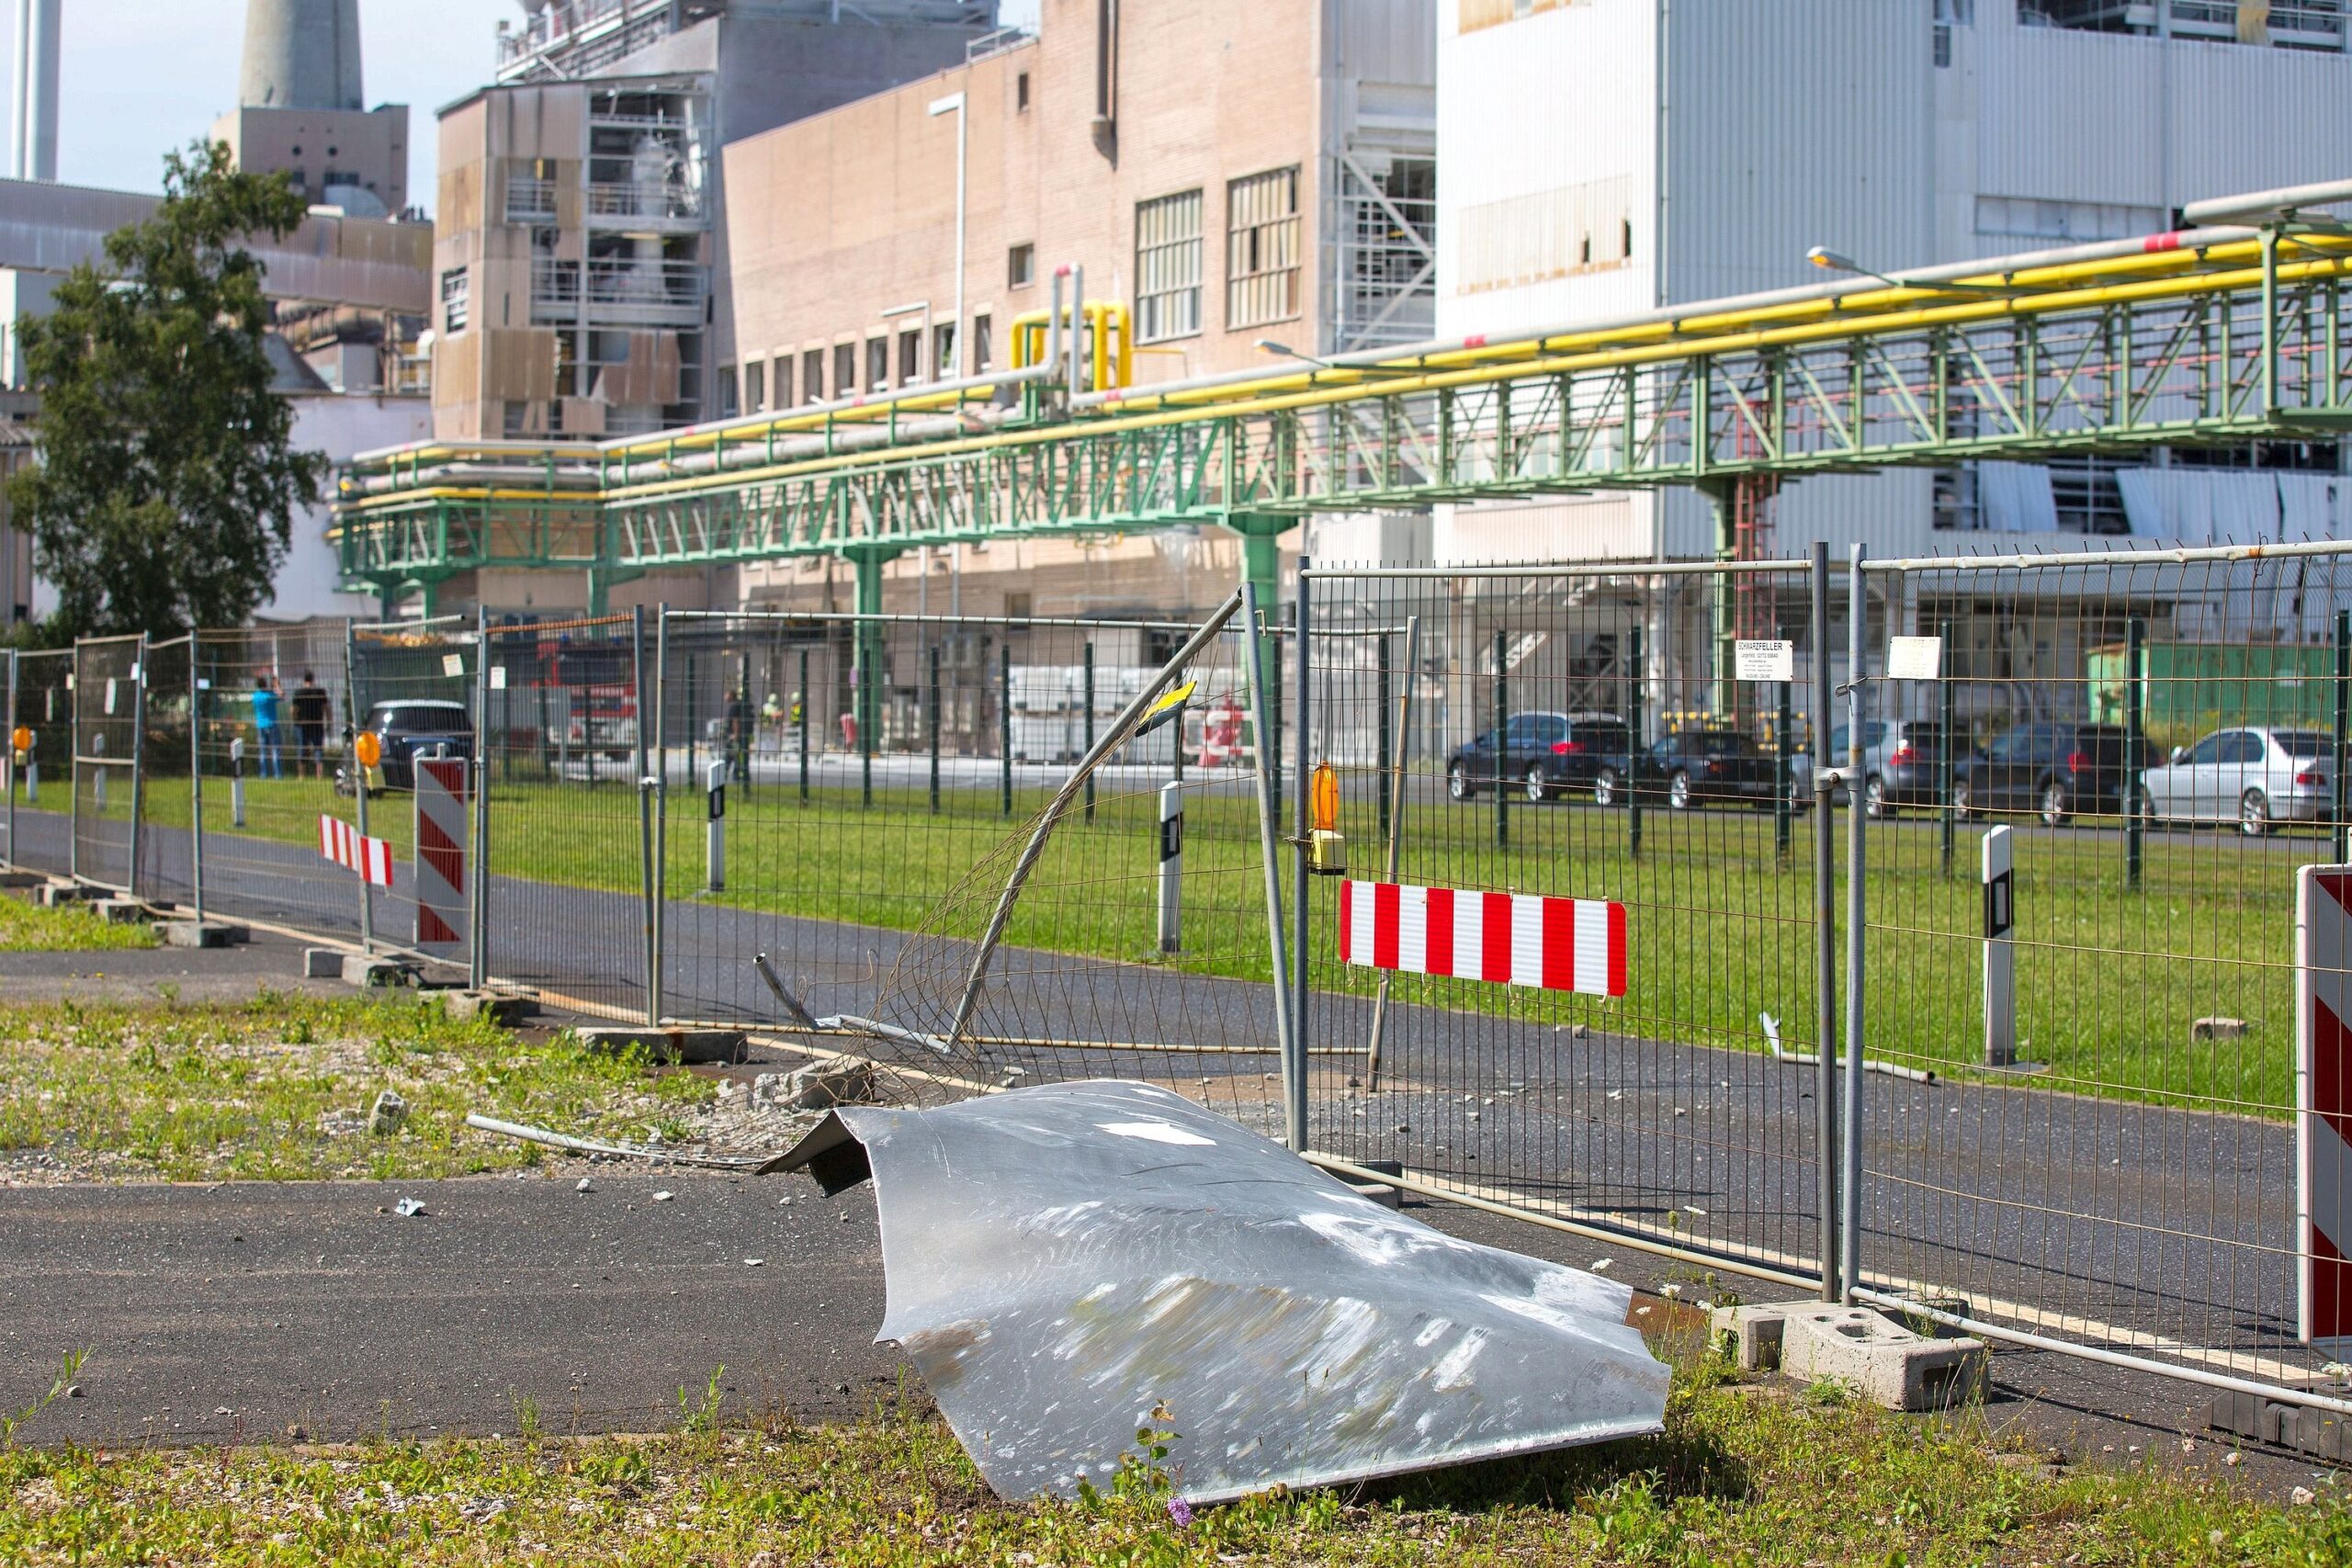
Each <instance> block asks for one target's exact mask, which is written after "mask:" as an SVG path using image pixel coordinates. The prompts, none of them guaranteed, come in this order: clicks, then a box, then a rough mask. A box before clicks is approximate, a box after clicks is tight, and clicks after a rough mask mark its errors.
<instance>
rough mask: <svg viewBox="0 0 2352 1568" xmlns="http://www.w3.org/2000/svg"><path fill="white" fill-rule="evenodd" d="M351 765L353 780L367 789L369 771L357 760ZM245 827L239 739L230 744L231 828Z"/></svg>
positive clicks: (241, 745) (242, 767)
mask: <svg viewBox="0 0 2352 1568" xmlns="http://www.w3.org/2000/svg"><path fill="white" fill-rule="evenodd" d="M351 765H352V767H353V768H354V769H356V772H355V773H353V775H352V777H353V780H354V781H355V782H356V784H358V785H359V787H360V788H361V789H366V788H367V787H368V770H367V769H365V768H362V767H360V766H359V764H358V761H356V759H355V760H354V761H353V762H352V764H351ZM244 825H245V743H244V741H243V739H237V740H232V741H230V742H229V826H231V827H232V828H242V827H243V826H244Z"/></svg>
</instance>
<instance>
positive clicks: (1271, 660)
mask: <svg viewBox="0 0 2352 1568" xmlns="http://www.w3.org/2000/svg"><path fill="white" fill-rule="evenodd" d="M1225 525H1226V526H1227V527H1228V528H1230V529H1232V530H1233V531H1234V532H1235V533H1237V534H1238V535H1240V536H1241V578H1242V581H1245V582H1250V583H1253V584H1255V585H1256V587H1257V590H1258V605H1259V609H1260V611H1261V613H1262V614H1263V615H1266V617H1267V618H1268V619H1269V620H1270V621H1271V620H1272V618H1273V616H1274V613H1275V607H1276V606H1277V605H1278V604H1281V602H1282V596H1281V593H1280V592H1279V590H1280V589H1281V586H1282V575H1283V545H1282V540H1283V535H1284V534H1286V533H1288V532H1289V531H1290V530H1291V529H1293V528H1295V527H1296V526H1298V519H1297V518H1295V517H1281V516H1275V515H1271V514H1269V513H1260V512H1237V513H1232V514H1230V515H1229V516H1227V518H1226V520H1225ZM1265 644H1266V647H1265V659H1266V671H1267V676H1268V679H1269V681H1270V682H1271V683H1272V686H1273V688H1274V689H1273V691H1272V693H1270V694H1269V695H1270V696H1271V697H1272V699H1273V711H1274V713H1275V714H1276V715H1280V714H1281V712H1282V702H1281V697H1282V678H1281V671H1282V668H1283V666H1282V645H1281V640H1280V639H1279V638H1276V637H1268V638H1266V639H1265ZM1272 742H1273V744H1274V745H1275V746H1276V747H1279V746H1280V745H1281V744H1282V740H1281V737H1280V736H1275V737H1273V738H1272ZM1275 754H1276V755H1279V754H1280V753H1279V751H1277V752H1276V753H1275ZM1274 791H1275V798H1276V799H1277V800H1279V799H1280V798H1281V792H1282V783H1281V770H1280V769H1279V768H1278V769H1276V771H1275V784H1274Z"/></svg>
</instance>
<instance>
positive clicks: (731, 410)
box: [718, 365, 735, 419]
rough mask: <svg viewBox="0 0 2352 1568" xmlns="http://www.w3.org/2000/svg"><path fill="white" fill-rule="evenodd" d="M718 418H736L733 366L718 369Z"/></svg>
mask: <svg viewBox="0 0 2352 1568" xmlns="http://www.w3.org/2000/svg"><path fill="white" fill-rule="evenodd" d="M718 417H719V418H721V419H733V418H734V417H735V367H733V366H732V365H722V366H720V367H718Z"/></svg>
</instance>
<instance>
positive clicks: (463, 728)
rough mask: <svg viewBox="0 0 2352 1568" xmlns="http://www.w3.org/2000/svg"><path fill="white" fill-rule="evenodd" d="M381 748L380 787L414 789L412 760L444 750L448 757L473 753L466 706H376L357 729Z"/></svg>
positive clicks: (471, 727)
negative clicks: (367, 731)
mask: <svg viewBox="0 0 2352 1568" xmlns="http://www.w3.org/2000/svg"><path fill="white" fill-rule="evenodd" d="M360 728H363V729H371V730H373V731H375V733H376V739H377V740H378V741H379V743H380V744H381V745H382V746H383V749H384V756H383V762H382V764H381V765H382V768H383V771H384V787H385V788H387V789H414V788H415V787H416V759H417V758H419V757H425V756H431V755H432V754H433V753H434V752H435V750H447V752H448V754H449V755H450V756H452V757H470V756H472V755H473V751H474V722H473V719H472V717H471V716H469V715H468V713H467V712H466V705H465V704H463V703H453V702H433V701H426V700H422V699H420V700H415V701H410V702H396V703H378V704H377V705H375V706H374V707H371V708H369V709H368V717H367V719H366V721H365V722H364V723H363V724H362V725H361V726H360Z"/></svg>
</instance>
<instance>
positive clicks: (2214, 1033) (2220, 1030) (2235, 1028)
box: [2188, 1018, 2246, 1045]
mask: <svg viewBox="0 0 2352 1568" xmlns="http://www.w3.org/2000/svg"><path fill="white" fill-rule="evenodd" d="M2245 1031H2246V1022H2245V1020H2244V1019H2242V1018H2200V1019H2199V1020H2197V1021H2195V1022H2193V1023H2191V1024H2190V1025H2189V1026H2188V1041H2189V1043H2190V1044H2192V1045H2193V1044H2195V1043H2197V1042H2199V1041H2200V1040H2243V1039H2245Z"/></svg>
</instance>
